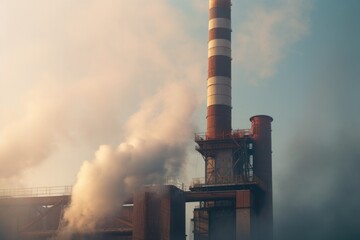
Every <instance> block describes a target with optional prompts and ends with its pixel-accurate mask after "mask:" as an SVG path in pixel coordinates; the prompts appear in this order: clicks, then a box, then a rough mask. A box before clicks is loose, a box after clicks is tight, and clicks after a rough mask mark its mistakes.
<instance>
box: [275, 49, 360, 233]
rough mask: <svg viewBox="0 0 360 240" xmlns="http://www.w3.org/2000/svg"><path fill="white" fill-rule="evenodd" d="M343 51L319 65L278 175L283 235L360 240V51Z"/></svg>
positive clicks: (278, 228) (278, 215)
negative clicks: (282, 168) (359, 107)
mask: <svg viewBox="0 0 360 240" xmlns="http://www.w3.org/2000/svg"><path fill="white" fill-rule="evenodd" d="M337 50H338V51H333V52H332V53H331V54H330V57H329V59H328V60H327V61H326V62H324V63H323V68H321V69H318V70H317V76H315V77H314V79H313V80H314V84H313V86H312V92H311V93H310V96H311V97H310V98H309V102H308V105H307V109H306V111H305V112H304V114H303V116H304V117H303V118H302V119H300V121H299V123H298V125H297V126H296V129H297V130H296V131H294V133H293V134H294V136H293V140H292V142H291V143H290V144H289V148H288V149H287V155H286V157H287V158H286V161H285V162H284V163H282V164H283V165H285V166H286V167H284V172H282V173H280V175H279V176H277V178H278V179H277V181H278V182H277V186H276V188H278V189H277V191H278V195H277V196H275V198H276V199H277V203H276V205H275V212H276V215H275V222H276V236H277V239H281V240H282V239H292V240H297V239H299V240H300V239H310V240H312V239H317V240H322V239H324V240H325V239H327V240H332V239H334V240H335V239H347V240H355V239H360V221H358V216H359V214H360V204H359V203H360V188H359V183H360V174H359V170H360V148H359V142H360V128H359V126H360V112H359V109H358V104H359V103H360V95H359V92H360V82H359V81H358V80H359V76H360V54H359V53H358V50H354V49H351V48H348V47H346V46H339V48H338V49H337ZM294 129H295V126H294ZM285 147H286V146H285Z"/></svg>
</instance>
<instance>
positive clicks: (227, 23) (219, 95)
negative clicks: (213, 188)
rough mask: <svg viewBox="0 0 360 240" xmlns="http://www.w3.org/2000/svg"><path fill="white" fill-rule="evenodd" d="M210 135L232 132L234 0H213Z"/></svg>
mask: <svg viewBox="0 0 360 240" xmlns="http://www.w3.org/2000/svg"><path fill="white" fill-rule="evenodd" d="M206 122H207V129H206V135H207V138H208V139H216V138H219V137H221V136H224V135H227V134H229V133H230V132H231V0H210V1H209V43H208V80H207V116H206Z"/></svg>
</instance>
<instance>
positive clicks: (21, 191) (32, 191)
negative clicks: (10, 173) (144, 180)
mask: <svg viewBox="0 0 360 240" xmlns="http://www.w3.org/2000/svg"><path fill="white" fill-rule="evenodd" d="M164 185H173V186H175V187H177V188H179V189H181V190H183V191H187V190H188V186H186V185H185V184H184V183H182V182H181V181H179V180H178V179H174V178H166V179H165V180H164ZM71 193H72V186H55V187H35V188H8V189H0V199H4V198H25V197H49V196H65V195H71Z"/></svg>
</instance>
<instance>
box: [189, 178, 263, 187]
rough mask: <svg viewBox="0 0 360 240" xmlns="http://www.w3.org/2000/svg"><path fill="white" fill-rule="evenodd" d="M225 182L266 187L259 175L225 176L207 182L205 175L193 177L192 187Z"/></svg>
mask: <svg viewBox="0 0 360 240" xmlns="http://www.w3.org/2000/svg"><path fill="white" fill-rule="evenodd" d="M225 184H257V185H259V186H260V187H261V188H265V185H264V183H263V181H262V180H261V179H260V178H258V177H257V176H249V177H247V178H245V177H243V176H224V177H221V178H219V177H218V178H217V179H216V180H213V179H210V180H209V181H207V182H206V179H205V177H201V178H193V181H192V184H191V186H190V188H193V187H203V186H213V185H225Z"/></svg>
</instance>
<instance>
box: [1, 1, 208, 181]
mask: <svg viewBox="0 0 360 240" xmlns="http://www.w3.org/2000/svg"><path fill="white" fill-rule="evenodd" d="M134 12H136V13H137V14H136V15H134V14H133V13H134ZM0 16H1V17H0V18H1V19H2V20H3V21H0V28H1V29H4V31H5V33H6V34H5V35H2V36H4V38H2V40H1V41H2V44H1V58H0V64H1V71H0V115H1V118H0V164H1V166H2V167H1V168H0V188H3V187H6V188H8V187H11V184H10V183H14V185H17V184H18V183H17V181H18V180H19V179H20V180H21V176H22V175H23V174H24V173H26V171H27V170H28V169H29V168H34V167H36V166H39V165H40V164H42V163H44V162H45V161H46V160H49V159H51V158H52V157H53V156H54V155H55V156H56V154H57V153H58V152H57V151H59V152H60V153H61V151H62V148H61V147H59V146H64V145H65V146H75V145H76V144H84V145H86V146H88V147H89V148H96V147H97V146H99V145H100V144H103V143H115V142H116V143H118V142H119V136H120V135H121V134H114V133H119V132H120V129H121V126H122V125H123V124H124V123H125V122H126V119H127V117H128V116H129V115H131V114H132V113H133V112H134V109H136V106H138V105H139V104H140V102H141V101H142V99H146V98H147V97H149V96H151V95H152V94H153V93H154V92H155V91H156V89H157V88H158V87H159V86H161V85H164V84H166V83H167V82H168V81H169V79H171V80H174V81H177V80H179V79H185V80H186V81H192V86H191V88H194V89H195V88H198V87H199V84H200V81H201V77H199V73H200V71H199V69H201V64H198V63H201V62H202V61H200V60H199V59H201V58H202V56H201V54H198V52H197V51H195V50H194V49H196V48H197V45H198V43H197V42H196V41H194V39H193V38H192V37H190V36H189V35H187V31H185V22H186V20H185V19H184V18H183V17H182V15H181V12H179V11H178V10H177V9H175V8H174V7H173V6H172V5H171V4H169V3H168V1H166V0H158V1H153V2H149V1H146V0H134V1H131V2H128V1H112V0H104V1H86V3H85V2H83V1H68V0H66V1H63V0H54V1H33V0H29V1H23V0H14V1H5V2H4V1H0ZM24 39H26V41H24ZM189 55H191V56H192V58H191V59H189ZM201 82H203V81H201ZM201 87H202V86H201ZM201 97H202V96H200V97H199V98H201ZM196 101H197V100H196ZM130 103H131V104H130ZM73 150H74V151H76V150H75V149H73ZM64 161H69V164H70V161H71V159H70V160H68V159H64Z"/></svg>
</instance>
